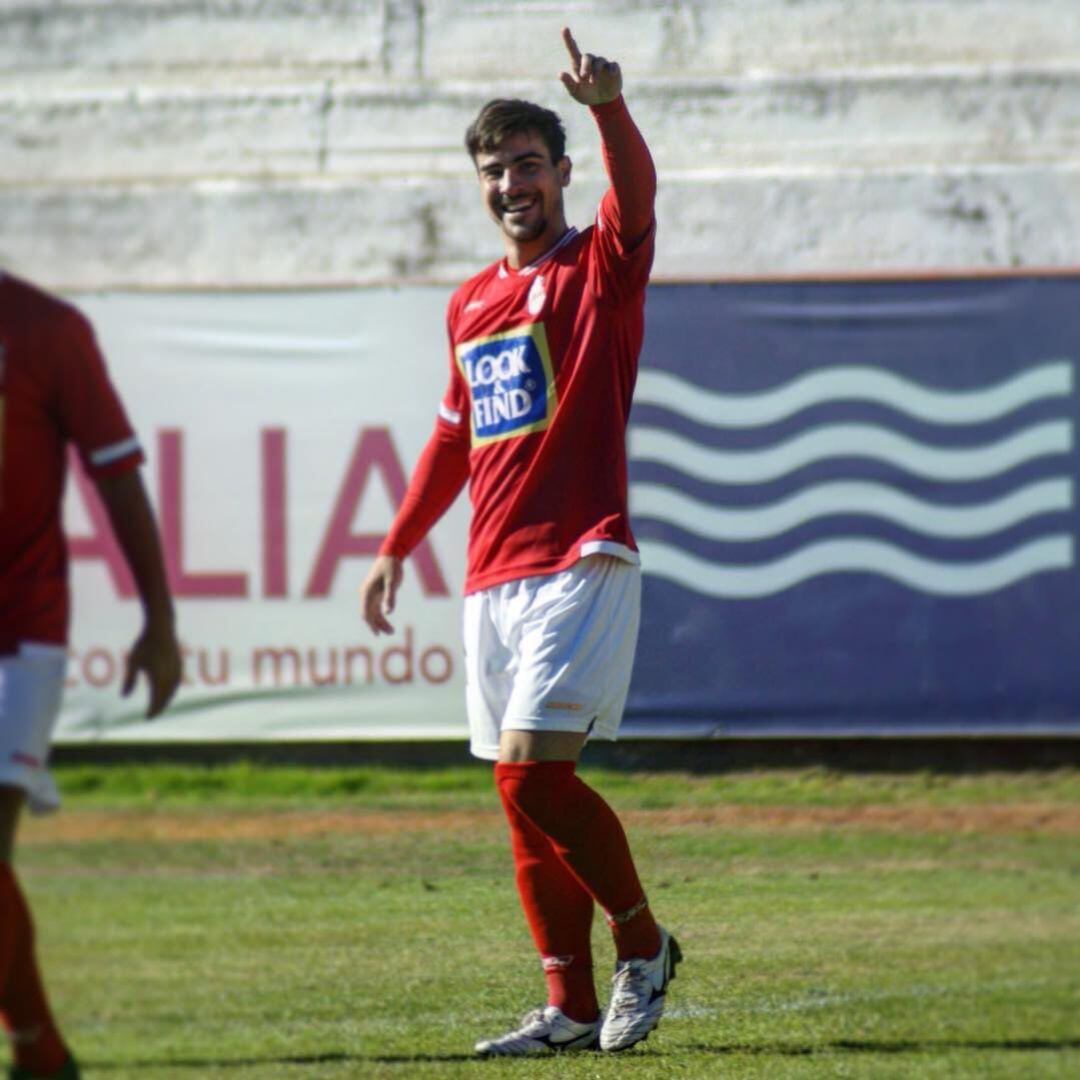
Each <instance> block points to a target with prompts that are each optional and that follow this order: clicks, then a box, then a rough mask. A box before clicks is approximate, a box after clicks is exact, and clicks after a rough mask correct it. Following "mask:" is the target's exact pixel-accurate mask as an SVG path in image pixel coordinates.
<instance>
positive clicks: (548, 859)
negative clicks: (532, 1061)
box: [499, 785, 600, 1023]
mask: <svg viewBox="0 0 1080 1080" xmlns="http://www.w3.org/2000/svg"><path fill="white" fill-rule="evenodd" d="M499 794H500V795H501V796H502V801H503V809H504V810H505V811H506V817H507V820H508V821H509V822H510V845H511V848H512V850H513V853H514V868H515V871H516V877H517V887H518V895H519V896H520V897H521V906H522V907H523V908H524V909H525V919H526V921H527V922H528V924H529V929H530V930H531V931H532V936H533V941H534V942H535V943H536V948H537V951H538V952H539V953H540V957H541V960H542V962H543V965H544V979H545V980H546V982H547V987H548V1004H549V1005H557V1006H558V1007H559V1008H560V1009H562V1011H563V1013H564V1014H565V1015H566V1016H568V1017H570V1019H571V1020H577V1021H579V1022H580V1023H589V1022H590V1021H592V1020H595V1019H596V1017H597V1015H598V1014H599V1012H600V1006H599V1003H598V1002H597V1000H596V988H595V986H594V985H593V974H592V942H591V940H590V937H591V930H592V921H593V901H592V897H591V896H590V895H589V894H588V893H587V892H586V891H585V889H583V888H582V886H581V884H580V883H579V882H578V880H577V878H575V877H574V875H573V874H571V873H570V871H569V870H568V869H567V868H566V866H565V865H564V864H563V862H562V861H561V860H560V859H559V857H558V855H556V854H555V852H554V851H553V850H552V847H551V842H550V841H549V840H548V838H547V837H546V836H545V835H544V834H543V833H542V832H541V831H540V830H539V829H538V828H537V827H536V826H535V825H533V824H532V822H531V821H529V819H528V818H527V817H526V816H525V815H524V814H523V813H522V812H521V811H520V810H519V809H518V808H517V807H516V806H515V805H514V804H513V803H512V802H511V801H510V800H509V799H507V797H506V795H505V793H504V792H503V790H502V786H501V785H500V787H499Z"/></svg>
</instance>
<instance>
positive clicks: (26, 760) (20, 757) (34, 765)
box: [11, 750, 41, 769]
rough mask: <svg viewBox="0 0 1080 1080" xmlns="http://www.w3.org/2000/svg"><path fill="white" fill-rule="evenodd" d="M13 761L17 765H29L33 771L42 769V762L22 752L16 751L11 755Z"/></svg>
mask: <svg viewBox="0 0 1080 1080" xmlns="http://www.w3.org/2000/svg"><path fill="white" fill-rule="evenodd" d="M11 760H12V761H14V762H15V763H16V764H17V765H29V766H30V768H31V769H40V768H41V761H40V760H39V759H38V758H36V757H31V756H30V755H29V754H24V753H23V752H22V751H21V750H16V751H14V752H13V753H12V755H11Z"/></svg>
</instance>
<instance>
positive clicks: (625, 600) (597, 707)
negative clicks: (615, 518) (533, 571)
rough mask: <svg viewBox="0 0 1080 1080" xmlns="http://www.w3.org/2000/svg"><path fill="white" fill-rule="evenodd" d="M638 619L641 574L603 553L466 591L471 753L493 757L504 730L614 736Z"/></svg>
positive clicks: (636, 632) (490, 759) (627, 684)
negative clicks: (566, 566) (557, 569)
mask: <svg viewBox="0 0 1080 1080" xmlns="http://www.w3.org/2000/svg"><path fill="white" fill-rule="evenodd" d="M640 619H641V571H640V569H639V568H638V567H637V566H635V565H634V564H633V563H630V562H627V561H625V560H623V559H621V558H618V557H615V556H611V555H590V556H588V557H586V558H584V559H581V560H580V561H578V562H576V563H575V564H574V565H573V566H571V567H570V568H569V569H568V570H564V571H562V572H561V573H558V574H545V575H541V576H538V577H527V578H520V579H518V580H517V581H508V582H505V583H504V584H502V585H493V586H492V587H491V588H489V589H483V590H481V591H480V592H476V593H471V594H470V595H469V596H467V597H465V688H466V690H465V692H466V695H467V704H468V713H469V735H470V741H471V750H472V753H473V754H474V755H475V756H476V757H479V758H485V759H487V760H489V761H495V760H497V759H498V756H499V733H500V732H501V731H503V730H507V731H578V732H588V733H589V735H590V736H592V737H594V738H600V739H614V738H615V737H616V735H617V734H618V730H619V724H620V723H621V722H622V712H623V706H624V705H625V704H626V694H627V691H628V690H629V688H630V675H631V672H632V671H633V666H634V649H635V647H636V645H637V636H638V623H639V622H640Z"/></svg>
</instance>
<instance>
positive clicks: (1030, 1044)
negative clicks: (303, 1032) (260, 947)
mask: <svg viewBox="0 0 1080 1080" xmlns="http://www.w3.org/2000/svg"><path fill="white" fill-rule="evenodd" d="M946 1050H972V1051H980V1050H1003V1051H1018V1052H1021V1053H1025V1052H1031V1051H1039V1050H1050V1051H1060V1050H1080V1037H1078V1038H1075V1039H940V1040H925V1041H924V1040H919V1039H898V1040H894V1041H889V1040H879V1041H871V1040H857V1039H836V1040H834V1041H832V1042H823V1043H815V1044H813V1045H801V1046H800V1045H791V1046H777V1045H772V1044H768V1043H763V1044H755V1043H742V1044H740V1043H729V1044H721V1045H713V1044H710V1043H689V1044H687V1043H684V1044H682V1045H681V1046H679V1047H677V1048H673V1049H672V1050H661V1049H658V1048H656V1047H648V1048H644V1047H642V1048H640V1049H637V1050H634V1051H632V1052H631V1053H630V1054H628V1055H627V1057H628V1058H630V1057H651V1058H659V1057H674V1056H679V1055H682V1054H686V1053H693V1054H712V1055H725V1056H727V1055H732V1054H754V1055H757V1056H759V1057H766V1056H770V1055H773V1056H778V1057H814V1056H817V1055H826V1054H933V1053H940V1052H942V1051H946ZM595 1053H596V1056H597V1057H606V1056H608V1055H606V1054H601V1053H600V1052H599V1051H595ZM498 1060H501V1059H499V1058H480V1057H477V1056H476V1055H475V1054H345V1053H333V1054H306V1055H297V1056H288V1055H285V1056H281V1057H248V1058H176V1059H173V1060H171V1061H160V1060H157V1061H124V1062H118V1061H112V1062H110V1061H95V1062H87V1063H86V1064H87V1065H88V1066H93V1068H94V1069H96V1070H101V1071H102V1072H111V1071H113V1070H117V1069H153V1068H163V1067H167V1068H170V1069H207V1068H214V1069H247V1068H252V1067H254V1066H257V1065H329V1064H333V1063H335V1062H339V1063H342V1064H344V1063H347V1062H355V1063H357V1064H359V1063H361V1062H368V1063H369V1064H375V1065H420V1064H454V1063H462V1062H475V1063H476V1064H478V1065H479V1064H482V1063H484V1062H489V1061H498Z"/></svg>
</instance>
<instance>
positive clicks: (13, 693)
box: [0, 643, 67, 814]
mask: <svg viewBox="0 0 1080 1080" xmlns="http://www.w3.org/2000/svg"><path fill="white" fill-rule="evenodd" d="M66 667H67V650H66V649H64V648H63V647H62V646H59V645H33V644H27V643H24V644H22V645H21V646H20V647H19V651H18V653H16V654H15V655H14V656H3V657H0V784H6V785H8V786H9V787H18V788H22V789H23V790H24V791H25V792H26V804H27V806H28V807H29V809H30V810H31V811H32V812H33V813H35V814H45V813H48V812H49V811H51V810H55V809H56V808H57V807H58V806H59V805H60V793H59V792H58V791H57V789H56V784H55V782H54V781H53V778H52V776H51V775H50V774H49V771H48V769H47V768H46V764H47V762H48V759H49V745H50V743H51V742H52V733H53V728H55V727H56V719H57V716H58V714H59V712H60V697H61V695H62V694H63V692H64V672H65V669H66Z"/></svg>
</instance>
